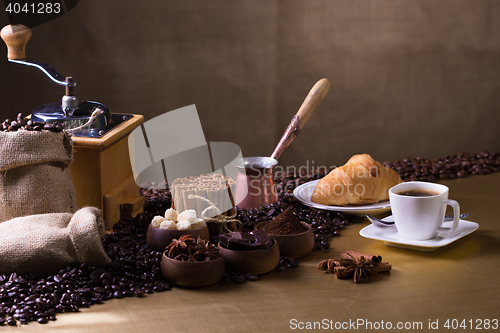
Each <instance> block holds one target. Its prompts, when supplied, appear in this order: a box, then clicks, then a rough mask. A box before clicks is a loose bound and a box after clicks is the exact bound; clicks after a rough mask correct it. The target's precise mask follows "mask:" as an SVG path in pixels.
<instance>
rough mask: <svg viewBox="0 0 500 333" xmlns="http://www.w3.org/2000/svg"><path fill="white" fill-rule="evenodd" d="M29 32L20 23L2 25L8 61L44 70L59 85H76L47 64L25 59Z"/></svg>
mask: <svg viewBox="0 0 500 333" xmlns="http://www.w3.org/2000/svg"><path fill="white" fill-rule="evenodd" d="M31 34H32V33H31V29H30V28H28V27H27V26H25V25H22V24H9V25H6V26H5V27H3V29H2V31H0V36H1V37H2V39H3V40H4V42H5V44H6V45H7V58H8V59H9V61H10V62H14V63H16V64H21V65H28V66H33V67H36V68H38V69H39V70H41V71H42V72H44V73H45V75H47V76H48V77H49V78H50V79H51V80H52V81H54V82H55V83H57V84H59V85H61V86H66V87H74V86H76V81H74V80H73V79H72V78H69V77H68V79H67V78H66V77H64V76H63V75H61V74H60V73H59V72H58V71H56V70H55V68H54V67H52V66H50V65H49V64H46V63H44V62H41V61H34V60H28V59H26V44H27V43H28V41H29V40H30V38H31ZM66 95H70V94H66Z"/></svg>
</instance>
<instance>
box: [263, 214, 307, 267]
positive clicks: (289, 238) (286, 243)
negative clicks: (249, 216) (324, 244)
mask: <svg viewBox="0 0 500 333" xmlns="http://www.w3.org/2000/svg"><path fill="white" fill-rule="evenodd" d="M269 222H271V221H264V222H261V223H259V224H257V225H256V226H255V229H264V228H265V227H266V225H267V224H268V223H269ZM300 223H302V225H303V226H304V227H306V228H307V231H305V232H302V233H300V234H293V235H272V234H269V236H270V237H271V238H273V239H275V240H276V241H277V242H278V244H279V248H280V255H282V256H285V257H289V258H293V259H298V258H303V257H305V256H307V255H308V254H309V253H311V252H312V250H313V248H314V233H313V230H312V228H311V226H310V225H309V224H308V223H306V222H300Z"/></svg>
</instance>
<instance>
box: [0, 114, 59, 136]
mask: <svg viewBox="0 0 500 333" xmlns="http://www.w3.org/2000/svg"><path fill="white" fill-rule="evenodd" d="M64 128H65V127H64V125H63V124H60V123H46V122H39V121H33V120H31V119H26V118H24V117H23V115H22V113H19V114H18V115H17V119H16V120H10V119H5V120H4V121H3V122H2V126H1V127H0V131H2V132H17V131H42V130H46V131H51V132H56V133H58V132H62V131H63V130H64Z"/></svg>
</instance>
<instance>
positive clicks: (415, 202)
mask: <svg viewBox="0 0 500 333" xmlns="http://www.w3.org/2000/svg"><path fill="white" fill-rule="evenodd" d="M409 190H415V191H416V192H420V193H421V192H427V193H432V194H429V195H428V196H415V195H418V193H417V194H415V193H414V195H413V196H412V195H408V194H406V195H405V194H403V193H405V192H408V191H409ZM415 191H414V192H415ZM448 193H449V189H448V187H446V186H444V185H441V184H434V183H427V182H418V181H415V182H406V183H400V184H398V185H396V186H394V187H392V188H391V189H389V200H390V202H391V210H392V214H393V217H394V222H395V224H396V228H397V229H398V233H399V235H400V236H401V237H403V238H407V239H412V240H428V239H432V238H434V237H436V236H437V231H438V228H439V227H441V225H442V224H443V221H444V214H445V212H446V206H447V205H449V206H451V207H453V214H454V218H453V226H452V227H451V229H450V230H449V232H448V233H447V234H446V236H445V237H447V236H449V235H450V234H451V233H452V232H453V231H454V230H455V229H457V227H458V221H459V215H460V205H459V204H458V202H456V201H455V200H450V199H448Z"/></svg>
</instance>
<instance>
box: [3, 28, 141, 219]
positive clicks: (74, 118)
mask: <svg viewBox="0 0 500 333" xmlns="http://www.w3.org/2000/svg"><path fill="white" fill-rule="evenodd" d="M31 34H32V33H31V29H29V28H28V27H26V26H24V25H19V24H14V25H8V26H5V27H4V28H3V29H2V30H1V32H0V35H1V37H2V39H3V40H4V41H5V44H7V58H8V59H9V61H10V62H13V63H17V64H22V65H27V66H32V67H36V68H38V69H40V70H41V71H42V72H44V73H45V74H46V75H47V76H48V77H49V78H50V79H51V80H52V81H54V82H55V83H57V84H59V85H62V86H64V87H65V94H64V95H63V97H62V99H61V101H60V102H55V103H49V104H45V105H41V106H39V107H37V108H35V109H34V110H33V111H32V114H31V115H30V117H31V119H32V120H35V121H43V122H46V123H53V122H58V123H64V124H65V125H66V128H67V129H70V131H71V133H72V140H73V143H74V146H75V153H74V162H73V163H72V164H71V165H70V169H71V174H72V178H73V183H74V186H75V190H76V196H77V201H78V206H79V208H81V207H84V206H94V207H98V208H100V209H101V210H102V215H103V218H104V220H105V222H106V227H107V228H108V229H109V228H111V227H112V226H113V224H115V223H116V222H118V221H119V219H120V217H121V216H122V217H123V216H127V215H134V214H135V213H137V212H138V211H140V209H142V203H143V201H144V198H143V197H141V196H140V188H139V187H138V186H137V185H136V184H135V182H134V178H133V175H132V168H131V165H130V157H129V151H128V144H127V143H128V140H127V138H128V135H129V134H130V132H132V131H133V130H134V129H135V128H136V127H138V126H140V125H141V124H142V123H143V122H144V117H143V116H142V115H134V114H113V113H111V112H110V111H109V109H108V108H107V107H106V106H105V105H104V104H101V103H98V102H91V101H80V100H79V99H78V98H77V97H76V96H75V93H74V89H75V86H76V81H75V80H73V78H72V77H64V76H63V75H61V74H60V73H59V72H57V71H56V70H55V69H54V68H53V67H52V66H50V65H49V64H46V63H43V62H39V61H34V60H28V59H26V52H25V49H26V44H27V42H28V40H29V39H30V38H31ZM124 214H125V215H124ZM127 217H128V216H127Z"/></svg>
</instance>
